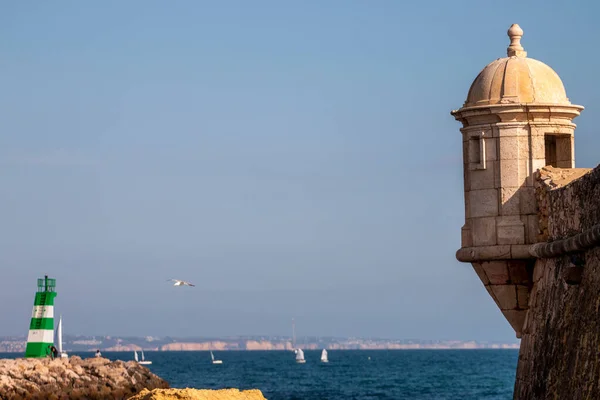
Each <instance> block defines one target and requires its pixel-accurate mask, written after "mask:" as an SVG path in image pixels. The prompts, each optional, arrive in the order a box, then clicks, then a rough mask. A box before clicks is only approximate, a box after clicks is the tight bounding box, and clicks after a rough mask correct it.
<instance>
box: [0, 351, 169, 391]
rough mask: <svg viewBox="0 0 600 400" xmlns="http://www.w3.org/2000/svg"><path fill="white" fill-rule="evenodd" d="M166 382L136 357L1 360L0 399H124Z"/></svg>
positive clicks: (161, 386) (163, 385)
mask: <svg viewBox="0 0 600 400" xmlns="http://www.w3.org/2000/svg"><path fill="white" fill-rule="evenodd" d="M168 387H169V384H168V383H167V382H166V381H164V380H163V379H161V378H159V377H158V376H156V375H154V374H153V373H152V372H150V370H149V369H148V368H145V367H143V366H141V365H139V364H138V363H136V362H135V361H129V362H123V361H112V362H111V361H110V360H107V359H106V358H88V359H84V360H82V359H81V358H80V357H77V356H72V357H70V358H69V359H56V360H51V359H49V358H42V359H36V358H29V359H16V360H12V359H3V360H0V399H2V400H5V399H6V400H8V399H11V400H13V399H14V400H19V399H54V400H59V399H98V400H100V399H103V400H104V399H106V400H108V399H127V398H129V397H131V396H133V395H135V394H136V393H139V392H140V391H141V390H143V389H145V388H148V389H155V388H168Z"/></svg>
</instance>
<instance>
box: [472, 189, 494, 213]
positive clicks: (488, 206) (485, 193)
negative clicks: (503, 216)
mask: <svg viewBox="0 0 600 400" xmlns="http://www.w3.org/2000/svg"><path fill="white" fill-rule="evenodd" d="M469 206H470V208H471V212H470V213H469V215H470V216H471V217H472V218H475V217H493V216H496V215H498V191H497V190H496V189H483V190H472V191H470V192H469Z"/></svg>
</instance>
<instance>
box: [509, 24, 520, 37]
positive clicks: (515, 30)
mask: <svg viewBox="0 0 600 400" xmlns="http://www.w3.org/2000/svg"><path fill="white" fill-rule="evenodd" d="M515 36H523V29H521V27H520V26H519V24H512V25H511V26H510V28H508V37H510V38H513V37H515Z"/></svg>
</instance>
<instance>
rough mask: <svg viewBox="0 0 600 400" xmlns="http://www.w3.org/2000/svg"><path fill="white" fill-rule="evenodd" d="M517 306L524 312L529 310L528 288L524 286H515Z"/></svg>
mask: <svg viewBox="0 0 600 400" xmlns="http://www.w3.org/2000/svg"><path fill="white" fill-rule="evenodd" d="M516 288H517V306H518V307H519V308H520V309H522V310H526V309H528V308H529V287H528V286H525V285H517V286H516Z"/></svg>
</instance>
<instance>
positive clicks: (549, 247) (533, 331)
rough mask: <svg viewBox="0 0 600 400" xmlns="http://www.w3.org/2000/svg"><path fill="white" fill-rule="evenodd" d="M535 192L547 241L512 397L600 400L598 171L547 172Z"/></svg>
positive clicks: (539, 262)
mask: <svg viewBox="0 0 600 400" xmlns="http://www.w3.org/2000/svg"><path fill="white" fill-rule="evenodd" d="M581 175H583V176H581ZM570 178H577V179H575V180H573V181H572V182H570V180H571V179H570ZM537 192H538V205H539V207H540V213H539V216H540V228H541V232H540V234H541V236H542V237H543V238H545V239H547V240H548V243H546V244H541V245H536V253H537V254H536V256H538V257H539V259H538V260H537V262H536V264H535V267H534V271H533V287H532V290H531V295H530V299H529V311H528V314H527V318H526V321H525V325H524V330H523V337H522V341H521V350H520V354H519V364H518V368H517V380H516V384H515V395H514V397H515V399H527V400H530V399H569V400H578V399H599V398H600V379H599V377H600V296H599V294H600V247H599V245H598V240H599V239H600V226H599V225H598V224H600V167H598V168H596V169H595V170H593V171H591V172H588V171H584V170H580V171H576V172H573V171H569V170H566V171H565V170H563V171H561V170H557V169H554V170H553V169H551V168H545V169H543V170H542V171H541V174H540V177H539V180H538V190H537Z"/></svg>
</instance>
